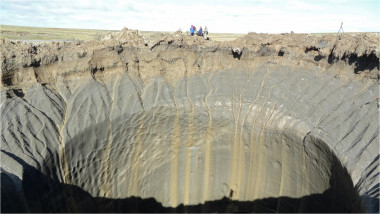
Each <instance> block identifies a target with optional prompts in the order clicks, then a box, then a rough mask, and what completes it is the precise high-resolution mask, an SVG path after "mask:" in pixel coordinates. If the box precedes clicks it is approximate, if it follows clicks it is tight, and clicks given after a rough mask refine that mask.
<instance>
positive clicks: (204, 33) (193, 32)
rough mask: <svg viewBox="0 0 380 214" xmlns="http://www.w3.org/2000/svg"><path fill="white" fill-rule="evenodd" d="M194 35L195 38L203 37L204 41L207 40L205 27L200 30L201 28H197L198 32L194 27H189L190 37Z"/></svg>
mask: <svg viewBox="0 0 380 214" xmlns="http://www.w3.org/2000/svg"><path fill="white" fill-rule="evenodd" d="M194 34H196V35H197V36H203V37H204V38H205V39H206V40H207V39H208V37H207V35H208V29H207V26H205V29H204V30H203V29H202V26H200V27H199V30H198V31H197V28H196V27H195V26H194V25H191V27H190V36H194Z"/></svg>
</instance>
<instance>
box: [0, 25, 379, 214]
mask: <svg viewBox="0 0 380 214" xmlns="http://www.w3.org/2000/svg"><path fill="white" fill-rule="evenodd" d="M379 50H380V49H379V36H377V35H375V34H357V35H348V34H342V35H340V36H335V35H327V36H323V37H314V36H310V35H305V34H285V35H269V34H248V35H246V36H244V37H242V38H239V39H237V40H235V41H231V42H224V43H223V42H215V41H207V40H204V39H203V38H201V37H189V36H186V35H184V34H181V33H174V34H168V35H165V36H164V37H162V38H161V39H159V40H152V39H149V38H144V37H143V36H141V35H140V34H139V33H138V32H137V31H129V30H126V29H124V30H123V31H121V32H120V33H117V34H110V35H108V36H106V37H105V38H104V39H103V40H101V41H90V42H86V43H83V42H79V41H78V42H72V43H67V42H52V43H40V44H28V43H23V42H15V41H4V40H3V41H2V42H1V53H2V56H1V57H2V58H1V63H2V64H1V75H2V76H1V80H2V84H1V198H2V204H1V210H2V211H3V212H7V211H8V212H9V211H17V212H42V211H45V212H120V211H121V212H128V211H131V212H144V211H148V212H172V211H174V212H202V211H203V212H223V211H224V212H236V211H238V212H254V211H261V212H263V211H265V212H266V211H270V212H276V211H279V212H308V211H314V212H362V211H367V212H377V211H379V204H378V199H379V85H378V81H379V54H380V52H379Z"/></svg>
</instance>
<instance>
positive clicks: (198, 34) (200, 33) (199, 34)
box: [197, 26, 203, 36]
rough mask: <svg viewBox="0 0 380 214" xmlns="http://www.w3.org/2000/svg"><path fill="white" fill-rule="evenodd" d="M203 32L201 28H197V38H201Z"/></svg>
mask: <svg viewBox="0 0 380 214" xmlns="http://www.w3.org/2000/svg"><path fill="white" fill-rule="evenodd" d="M202 35H203V31H202V26H200V27H199V30H198V31H197V36H202Z"/></svg>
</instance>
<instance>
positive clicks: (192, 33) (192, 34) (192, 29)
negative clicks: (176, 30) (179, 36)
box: [190, 25, 195, 36]
mask: <svg viewBox="0 0 380 214" xmlns="http://www.w3.org/2000/svg"><path fill="white" fill-rule="evenodd" d="M194 29H195V27H194V25H191V27H190V35H191V36H194Z"/></svg>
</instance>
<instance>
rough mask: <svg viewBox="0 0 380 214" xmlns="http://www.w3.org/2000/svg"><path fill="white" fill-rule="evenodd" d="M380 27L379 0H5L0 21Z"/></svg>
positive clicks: (267, 28)
mask: <svg viewBox="0 0 380 214" xmlns="http://www.w3.org/2000/svg"><path fill="white" fill-rule="evenodd" d="M341 22H343V30H344V31H345V32H380V0H232V1H229V0H228V1H227V0H202V1H200V0H186V1H182V0H140V1H137V0H34V1H33V0H0V24H4V25H18V26H35V27H55V28H84V29H104V30H121V29H122V28H123V27H127V28H129V29H138V30H142V31H176V30H178V29H182V31H184V32H185V31H188V30H189V28H190V26H191V25H195V26H196V27H197V28H199V26H207V28H208V30H209V32H210V33H212V32H215V33H248V32H257V33H286V32H291V31H294V32H295V33H318V32H338V30H339V28H340V25H341Z"/></svg>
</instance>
